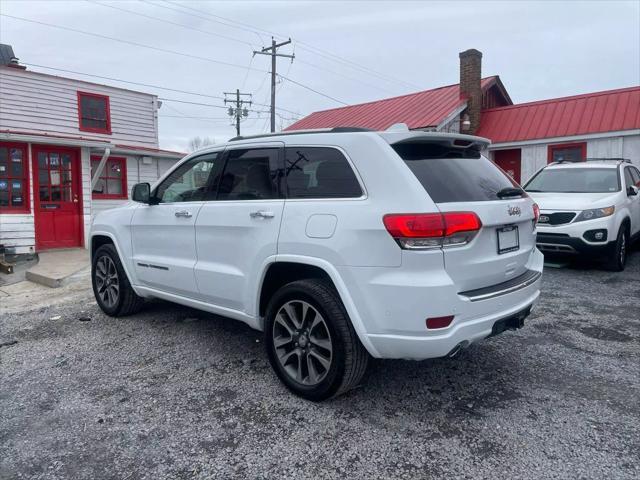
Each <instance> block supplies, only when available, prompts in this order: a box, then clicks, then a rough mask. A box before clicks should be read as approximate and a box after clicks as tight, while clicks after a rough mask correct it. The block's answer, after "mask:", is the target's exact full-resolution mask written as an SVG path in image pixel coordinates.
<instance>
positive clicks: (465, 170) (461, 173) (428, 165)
mask: <svg viewBox="0 0 640 480" xmlns="http://www.w3.org/2000/svg"><path fill="white" fill-rule="evenodd" d="M392 147H393V149H394V150H395V152H396V153H397V154H398V155H399V156H400V158H402V160H404V162H405V163H406V164H407V166H408V167H409V168H410V169H411V171H412V172H413V174H414V175H415V176H416V178H417V179H418V180H419V181H420V183H421V184H422V186H423V187H424V189H425V190H426V191H427V193H428V194H429V196H430V197H431V199H432V200H433V201H434V202H435V203H450V202H482V201H489V200H501V199H500V198H499V197H498V196H497V192H499V191H500V190H502V189H504V188H513V187H517V186H518V184H517V183H515V182H514V181H513V180H512V179H511V178H510V177H508V176H507V175H506V174H505V173H503V172H502V170H500V169H499V168H498V167H496V166H495V165H494V164H493V163H492V162H491V161H489V160H488V159H486V158H485V157H483V156H481V155H480V152H479V151H478V150H475V149H473V148H467V149H460V148H451V147H448V146H446V145H440V144H432V143H403V144H396V145H392Z"/></svg>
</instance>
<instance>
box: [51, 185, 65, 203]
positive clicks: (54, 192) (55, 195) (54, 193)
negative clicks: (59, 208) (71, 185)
mask: <svg viewBox="0 0 640 480" xmlns="http://www.w3.org/2000/svg"><path fill="white" fill-rule="evenodd" d="M61 199H62V194H61V193H60V187H51V201H52V202H59V201H60V200H61Z"/></svg>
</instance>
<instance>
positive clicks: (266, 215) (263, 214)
mask: <svg viewBox="0 0 640 480" xmlns="http://www.w3.org/2000/svg"><path fill="white" fill-rule="evenodd" d="M249 216H250V217H251V218H273V217H275V214H274V213H273V212H267V211H266V210H258V211H257V212H251V213H250V214H249Z"/></svg>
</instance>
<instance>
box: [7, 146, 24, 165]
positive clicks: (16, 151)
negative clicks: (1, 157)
mask: <svg viewBox="0 0 640 480" xmlns="http://www.w3.org/2000/svg"><path fill="white" fill-rule="evenodd" d="M10 156H11V161H12V162H17V163H21V162H22V149H21V148H12V149H11V153H10Z"/></svg>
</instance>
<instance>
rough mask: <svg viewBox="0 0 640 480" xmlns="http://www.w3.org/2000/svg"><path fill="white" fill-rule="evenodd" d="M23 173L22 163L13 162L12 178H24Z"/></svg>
mask: <svg viewBox="0 0 640 480" xmlns="http://www.w3.org/2000/svg"><path fill="white" fill-rule="evenodd" d="M23 173H24V171H23V169H22V162H11V176H13V177H22V175H23Z"/></svg>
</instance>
